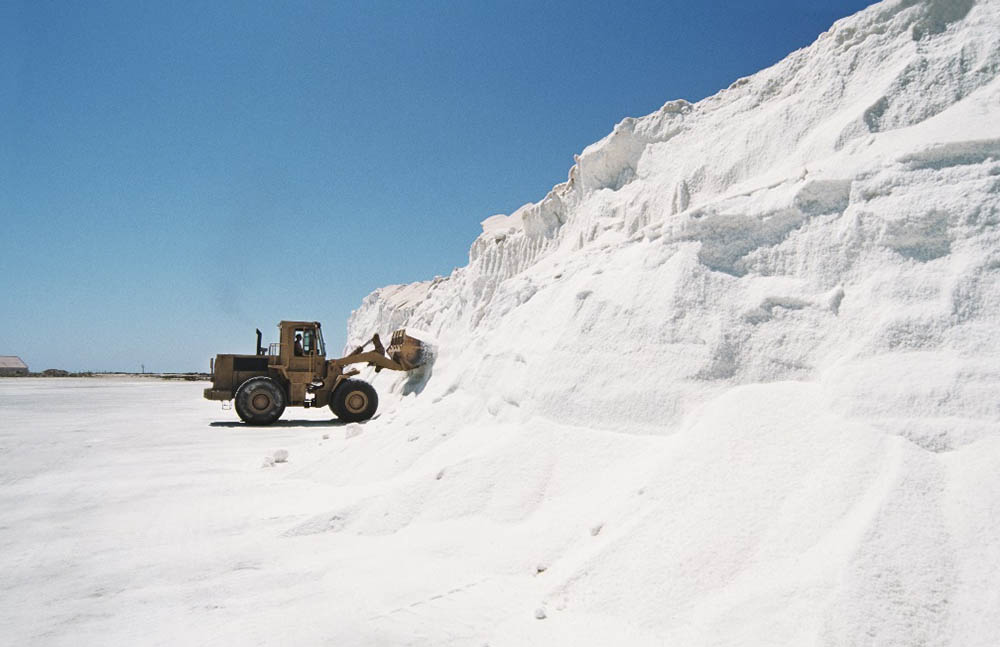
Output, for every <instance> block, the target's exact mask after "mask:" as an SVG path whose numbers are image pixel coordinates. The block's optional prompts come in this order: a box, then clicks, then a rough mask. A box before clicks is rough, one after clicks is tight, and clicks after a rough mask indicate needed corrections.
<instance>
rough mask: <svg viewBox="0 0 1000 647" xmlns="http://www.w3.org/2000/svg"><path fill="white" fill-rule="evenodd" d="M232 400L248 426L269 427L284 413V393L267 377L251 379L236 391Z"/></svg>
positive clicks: (279, 386)
mask: <svg viewBox="0 0 1000 647" xmlns="http://www.w3.org/2000/svg"><path fill="white" fill-rule="evenodd" d="M233 400H234V404H235V407H236V413H237V414H238V415H239V416H240V418H241V419H242V420H243V422H245V423H247V424H248V425H269V424H271V423H272V422H274V421H275V420H277V419H278V418H280V417H281V414H282V413H283V412H284V411H285V391H284V389H282V388H281V385H279V384H278V383H277V382H275V381H274V380H272V379H271V378H269V377H251V378H250V379H249V380H247V381H246V382H244V383H243V384H241V385H240V388H238V389H236V397H235V398H233Z"/></svg>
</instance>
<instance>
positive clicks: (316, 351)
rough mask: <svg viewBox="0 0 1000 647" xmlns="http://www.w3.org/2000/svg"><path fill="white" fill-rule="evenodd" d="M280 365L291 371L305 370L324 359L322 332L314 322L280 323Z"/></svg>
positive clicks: (324, 349)
mask: <svg viewBox="0 0 1000 647" xmlns="http://www.w3.org/2000/svg"><path fill="white" fill-rule="evenodd" d="M278 327H279V328H280V330H281V344H280V349H281V350H280V355H281V363H282V364H285V365H286V366H288V367H289V368H291V369H292V370H307V369H308V368H309V367H310V366H311V365H314V364H315V363H316V362H317V361H323V360H324V359H325V358H326V347H325V345H324V343H323V331H322V329H321V328H320V325H319V322H316V321H282V322H281V323H280V324H278Z"/></svg>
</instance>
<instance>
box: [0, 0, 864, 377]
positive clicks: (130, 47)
mask: <svg viewBox="0 0 1000 647" xmlns="http://www.w3.org/2000/svg"><path fill="white" fill-rule="evenodd" d="M868 4H870V3H869V2H867V1H865V0H843V1H836V0H756V1H755V2H745V3H744V2H731V1H721V0H720V1H713V0H707V1H705V2H689V1H684V2H675V1H670V0H665V1H661V2H629V1H619V2H590V1H586V0H578V1H575V2H562V1H560V2H541V1H529V2H497V3H492V2H478V1H470V2H319V1H312V2H251V1H249V0H247V1H241V2H227V1H225V0H220V1H214V2H182V1H171V2H137V1H134V0H130V1H124V2H100V1H94V2H78V3H70V2H46V1H40V0H30V1H27V2H20V3H19V2H16V1H15V2H13V3H11V2H8V3H4V4H3V8H0V38H2V42H3V46H2V48H0V144H2V145H0V173H2V177H0V225H2V229H0V355H8V354H10V355H20V356H21V357H22V358H23V359H24V360H25V361H26V362H27V363H28V365H29V366H30V367H31V368H32V369H33V370H42V369H45V368H65V369H70V370H126V371H132V370H139V366H140V364H145V367H146V370H147V371H190V370H207V367H208V358H209V357H210V356H213V355H214V354H215V353H217V352H253V347H254V332H253V331H254V328H255V327H259V328H260V329H261V330H262V331H264V333H265V340H267V339H273V338H274V337H275V333H276V328H275V325H276V324H277V322H278V321H279V320H281V319H306V320H313V319H315V320H319V321H322V322H323V323H324V331H325V334H326V337H327V344H328V345H329V346H330V347H332V348H335V349H338V350H339V349H340V348H341V347H342V346H343V344H344V337H345V327H346V321H347V317H348V316H349V315H350V312H351V310H353V309H354V308H356V307H357V306H358V304H359V303H360V301H361V299H362V298H363V297H364V296H365V295H366V294H367V293H369V292H370V291H371V290H373V289H375V288H377V287H379V286H382V285H387V284H391V283H403V282H410V281H416V280H422V279H427V278H432V277H434V276H435V275H447V274H449V273H450V272H451V271H452V269H453V268H455V267H458V266H461V265H464V264H465V263H466V260H467V252H468V248H469V245H470V244H471V242H472V240H473V239H474V238H475V237H476V236H477V235H478V233H479V232H480V226H479V223H480V221H481V220H483V219H484V218H486V217H488V216H490V215H493V214H496V213H510V212H512V211H513V210H514V209H516V208H517V207H519V206H520V205H522V204H524V203H526V202H533V201H537V200H539V199H541V198H542V197H543V196H544V195H545V193H546V192H547V191H548V190H549V189H550V188H551V187H552V185H554V184H557V183H559V182H562V181H564V180H565V179H566V174H567V172H568V170H569V167H570V166H571V165H572V162H573V155H574V154H575V153H578V152H580V151H581V150H582V149H583V148H584V147H585V146H586V145H588V144H590V143H592V142H594V141H596V140H598V139H600V138H601V137H603V136H604V135H606V134H607V133H608V132H610V131H611V129H612V128H613V126H614V124H615V123H616V122H618V121H620V120H621V119H623V118H624V117H628V116H641V115H644V114H647V113H650V112H652V111H654V110H656V109H657V108H659V107H660V106H661V105H663V103H665V102H666V101H668V100H671V99H675V98H685V99H688V100H690V101H695V100H698V99H701V98H703V97H705V96H708V95H710V94H713V93H715V92H717V91H718V90H720V89H722V88H725V87H726V86H728V85H729V84H730V83H731V82H732V81H734V80H736V79H737V78H739V77H741V76H746V75H748V74H752V73H753V72H756V71H757V70H759V69H761V68H763V67H766V66H768V65H770V64H773V63H775V62H777V61H779V60H780V59H782V58H784V56H785V55H787V54H788V53H789V52H791V51H793V50H795V49H797V48H800V47H803V46H805V45H808V44H809V43H811V42H812V41H813V40H814V39H815V38H816V36H817V35H819V34H820V33H821V32H823V31H825V30H826V29H827V28H828V27H829V26H830V25H831V24H832V23H833V21H834V20H836V19H837V18H840V17H843V16H847V15H849V14H851V13H854V12H855V11H857V10H859V9H861V8H863V7H864V6H866V5H868Z"/></svg>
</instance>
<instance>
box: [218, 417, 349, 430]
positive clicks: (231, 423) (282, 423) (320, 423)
mask: <svg viewBox="0 0 1000 647" xmlns="http://www.w3.org/2000/svg"><path fill="white" fill-rule="evenodd" d="M348 424H350V423H348V422H344V421H343V420H338V419H336V418H333V419H332V420H277V421H275V422H272V423H271V424H269V425H266V426H264V427H255V426H254V425H248V424H247V423H245V422H242V421H235V420H226V421H222V420H216V421H215V422H210V423H208V426H209V427H247V428H254V429H266V428H268V427H343V426H345V425H348ZM361 424H364V423H361Z"/></svg>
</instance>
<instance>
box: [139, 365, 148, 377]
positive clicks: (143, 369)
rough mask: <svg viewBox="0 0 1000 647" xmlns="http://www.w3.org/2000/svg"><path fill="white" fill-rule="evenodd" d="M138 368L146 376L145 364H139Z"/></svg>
mask: <svg viewBox="0 0 1000 647" xmlns="http://www.w3.org/2000/svg"><path fill="white" fill-rule="evenodd" d="M139 368H140V369H142V374H143V375H145V374H146V365H145V364H139Z"/></svg>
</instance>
